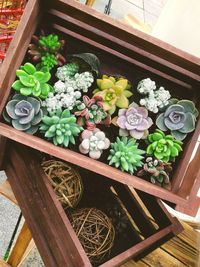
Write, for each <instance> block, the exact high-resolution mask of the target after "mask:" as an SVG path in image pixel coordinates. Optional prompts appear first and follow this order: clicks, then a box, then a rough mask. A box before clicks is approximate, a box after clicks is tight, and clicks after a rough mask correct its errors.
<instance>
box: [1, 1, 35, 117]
mask: <svg viewBox="0 0 200 267" xmlns="http://www.w3.org/2000/svg"><path fill="white" fill-rule="evenodd" d="M39 21H40V0H30V1H28V3H27V5H26V8H25V10H24V13H23V15H22V18H21V21H20V23H19V26H18V28H17V31H16V33H15V35H14V38H13V40H12V41H11V43H10V46H9V48H8V51H7V53H6V58H5V60H4V62H3V64H2V66H1V68H0V77H1V79H0V99H1V103H0V114H1V113H2V110H3V108H4V106H5V103H6V101H7V99H8V97H9V95H10V91H11V85H12V83H13V81H14V80H15V76H16V74H15V70H16V69H17V68H18V67H19V66H20V65H21V63H22V61H23V59H24V56H25V53H26V49H27V47H28V45H29V43H30V40H31V36H32V35H33V33H34V32H35V30H36V27H37V23H39Z"/></svg>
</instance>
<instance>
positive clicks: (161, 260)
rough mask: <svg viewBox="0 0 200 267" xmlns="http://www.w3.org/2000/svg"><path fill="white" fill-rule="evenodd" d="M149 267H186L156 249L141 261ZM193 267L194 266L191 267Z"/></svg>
mask: <svg viewBox="0 0 200 267" xmlns="http://www.w3.org/2000/svg"><path fill="white" fill-rule="evenodd" d="M142 262H144V263H146V264H147V265H148V266H150V267H158V266H159V267H184V266H187V265H185V264H183V263H182V262H180V261H179V260H177V259H176V258H174V257H173V256H171V255H170V254H168V253H167V252H165V251H164V250H162V249H156V250H154V251H153V252H152V253H150V254H149V255H147V256H146V257H144V258H143V259H142ZM193 266H194V265H193Z"/></svg>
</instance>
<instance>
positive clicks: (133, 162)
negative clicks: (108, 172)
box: [108, 136, 145, 174]
mask: <svg viewBox="0 0 200 267" xmlns="http://www.w3.org/2000/svg"><path fill="white" fill-rule="evenodd" d="M143 154H145V151H143V150H141V149H139V148H138V143H137V142H136V140H135V139H133V138H130V139H129V138H128V137H125V136H123V137H121V138H119V137H117V139H116V142H115V143H111V149H110V155H109V157H108V160H109V165H114V166H115V167H116V168H120V169H121V170H122V171H126V172H130V173H131V174H133V173H134V172H135V171H136V170H137V168H139V167H142V165H143V163H142V159H143V158H144V157H143V156H142V155H143Z"/></svg>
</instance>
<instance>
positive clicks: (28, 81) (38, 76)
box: [12, 62, 52, 99]
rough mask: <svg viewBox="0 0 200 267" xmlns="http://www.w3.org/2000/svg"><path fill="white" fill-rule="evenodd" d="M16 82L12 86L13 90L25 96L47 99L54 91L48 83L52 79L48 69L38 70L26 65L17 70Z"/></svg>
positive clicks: (31, 65)
mask: <svg viewBox="0 0 200 267" xmlns="http://www.w3.org/2000/svg"><path fill="white" fill-rule="evenodd" d="M16 76H17V77H18V78H19V80H16V81H15V82H14V83H13V84H12V88H13V89H14V90H15V91H17V92H19V93H20V94H22V95H24V96H29V95H33V96H36V97H40V98H43V99H45V98H46V97H47V96H48V93H49V92H50V91H51V90H52V86H51V85H50V84H48V83H47V82H48V81H49V80H50V78H51V74H50V72H49V71H48V69H45V68H43V69H41V70H36V68H35V66H34V65H33V64H31V63H28V62H27V63H25V64H24V65H22V66H21V67H20V69H18V70H16Z"/></svg>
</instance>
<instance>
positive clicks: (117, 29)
mask: <svg viewBox="0 0 200 267" xmlns="http://www.w3.org/2000/svg"><path fill="white" fill-rule="evenodd" d="M41 22H42V24H40V23H41ZM46 22H48V25H49V26H50V27H51V28H52V29H53V30H54V31H57V32H58V33H61V34H63V35H64V36H65V37H66V39H67V40H69V44H70V43H71V44H73V45H72V46H73V48H74V49H77V50H76V51H80V52H81V51H87V52H89V51H90V52H94V53H96V54H97V55H99V56H100V59H101V61H102V62H103V64H102V70H103V71H105V72H109V68H110V66H112V71H115V72H117V73H120V74H122V75H126V76H128V77H133V80H134V81H135V83H136V84H137V82H138V81H139V80H140V79H141V78H143V77H151V78H152V79H154V80H156V81H158V82H159V83H160V84H162V85H163V86H165V87H166V88H170V89H171V90H172V91H174V92H176V94H179V95H180V96H181V98H183V97H184V98H189V99H192V100H194V101H195V103H196V104H197V106H198V108H199V104H200V101H199V98H200V90H199V87H200V60H199V59H198V58H196V57H194V56H191V55H189V54H187V53H185V52H183V51H180V50H179V49H176V48H175V47H172V46H170V45H168V44H166V43H164V42H162V41H159V40H157V39H155V38H153V37H151V36H149V35H146V34H144V33H142V32H140V31H138V30H134V29H132V28H130V27H128V26H125V25H123V24H121V23H120V22H118V21H116V20H113V19H111V18H109V17H108V16H106V15H103V14H100V13H98V12H96V11H94V10H91V9H90V8H88V7H86V6H84V5H82V4H80V3H78V2H77V1H73V0H49V1H39V0H30V1H29V2H28V5H27V8H26V12H25V13H24V15H23V18H22V21H21V23H20V26H19V28H18V31H17V33H16V35H15V37H14V40H13V41H12V43H11V46H10V48H9V50H8V53H7V58H6V59H5V61H4V63H3V65H2V67H1V73H0V77H1V81H0V112H1V113H2V110H3V109H4V107H5V104H6V102H7V100H8V97H9V94H10V90H11V84H12V83H13V81H14V80H15V70H16V69H17V68H18V67H19V66H20V65H21V64H22V62H23V59H24V56H25V53H26V51H27V47H28V45H29V43H30V40H31V36H32V35H33V33H34V32H35V30H36V28H37V26H38V25H43V24H45V23H46ZM69 46H70V45H69ZM69 49H70V48H69ZM134 77H135V78H134ZM199 134H200V120H199V121H198V123H197V127H196V130H195V132H194V133H193V134H192V135H191V138H190V140H189V141H188V142H187V145H186V146H185V148H184V153H182V155H181V158H180V160H179V161H178V162H177V168H176V170H175V172H174V175H173V178H172V190H171V192H169V191H167V190H165V189H163V188H159V187H157V186H155V185H153V184H151V183H149V182H147V181H144V180H142V179H140V178H138V177H136V176H133V175H129V174H126V173H123V172H121V171H119V170H117V169H115V168H113V167H109V166H108V165H107V164H104V163H102V162H99V161H95V160H93V159H90V158H88V157H86V156H84V155H81V154H78V153H76V152H73V151H70V150H69V149H63V148H60V147H56V146H54V145H53V144H51V143H49V142H47V141H45V140H42V139H40V138H38V137H36V136H30V135H27V134H25V133H22V132H19V131H17V130H15V129H14V128H12V127H10V126H8V125H6V124H5V123H3V122H1V123H0V135H2V136H4V137H7V138H10V139H13V140H15V141H17V142H20V143H23V144H25V145H28V146H30V147H33V148H35V149H38V150H40V151H43V152H46V153H49V154H51V155H54V156H56V157H58V158H60V159H63V160H66V161H69V162H71V163H73V164H77V165H79V166H81V167H83V168H87V169H88V170H91V171H94V172H96V173H99V174H102V175H104V176H106V177H109V178H111V179H113V180H116V181H118V182H121V183H123V184H126V185H129V186H133V187H134V188H135V189H140V190H142V191H144V192H147V193H149V194H152V195H154V196H157V197H159V198H162V199H165V200H167V201H169V202H172V203H174V204H175V206H176V210H178V211H182V212H185V213H187V214H190V215H195V214H196V212H197V210H198V207H199V204H200V198H198V197H197V191H198V189H199V185H200V168H199V158H200V147H199ZM2 148H3V138H2ZM1 153H2V155H3V153H4V152H3V149H2V150H1Z"/></svg>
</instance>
